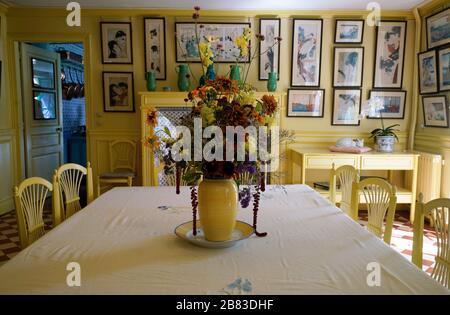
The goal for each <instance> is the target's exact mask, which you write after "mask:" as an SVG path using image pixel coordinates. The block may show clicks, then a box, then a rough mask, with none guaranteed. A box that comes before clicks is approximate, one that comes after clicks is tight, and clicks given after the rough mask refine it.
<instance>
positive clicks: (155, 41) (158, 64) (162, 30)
mask: <svg viewBox="0 0 450 315" xmlns="http://www.w3.org/2000/svg"><path fill="white" fill-rule="evenodd" d="M144 36H145V39H144V53H145V72H149V71H153V72H154V73H155V77H156V80H165V79H166V19H165V18H163V17H162V18H144Z"/></svg>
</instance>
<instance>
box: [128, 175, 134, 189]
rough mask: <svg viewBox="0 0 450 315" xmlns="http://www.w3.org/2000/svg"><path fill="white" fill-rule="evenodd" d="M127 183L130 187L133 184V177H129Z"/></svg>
mask: <svg viewBox="0 0 450 315" xmlns="http://www.w3.org/2000/svg"><path fill="white" fill-rule="evenodd" d="M127 184H128V187H131V186H133V177H127Z"/></svg>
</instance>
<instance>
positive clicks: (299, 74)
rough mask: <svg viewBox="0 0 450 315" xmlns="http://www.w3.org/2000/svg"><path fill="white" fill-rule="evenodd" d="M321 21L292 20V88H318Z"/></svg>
mask: <svg viewBox="0 0 450 315" xmlns="http://www.w3.org/2000/svg"><path fill="white" fill-rule="evenodd" d="M321 54H322V20H321V19H294V22H293V32H292V72H291V85H292V86H310V87H311V86H315V87H318V86H320V58H321Z"/></svg>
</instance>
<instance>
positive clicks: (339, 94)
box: [331, 89, 361, 126]
mask: <svg viewBox="0 0 450 315" xmlns="http://www.w3.org/2000/svg"><path fill="white" fill-rule="evenodd" d="M360 112H361V90H360V89H334V96H333V116H332V119H331V124H332V125H335V126H359V114H360Z"/></svg>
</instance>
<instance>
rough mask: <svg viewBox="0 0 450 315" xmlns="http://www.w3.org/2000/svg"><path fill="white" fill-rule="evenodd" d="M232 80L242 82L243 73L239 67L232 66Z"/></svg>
mask: <svg viewBox="0 0 450 315" xmlns="http://www.w3.org/2000/svg"><path fill="white" fill-rule="evenodd" d="M230 79H231V80H236V81H241V72H240V67H239V65H232V66H231V70H230Z"/></svg>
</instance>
